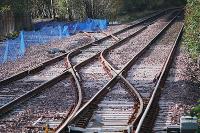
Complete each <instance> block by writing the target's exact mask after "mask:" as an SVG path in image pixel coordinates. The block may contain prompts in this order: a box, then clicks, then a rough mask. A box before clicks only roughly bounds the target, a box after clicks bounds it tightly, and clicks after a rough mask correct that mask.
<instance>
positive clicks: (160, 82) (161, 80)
mask: <svg viewBox="0 0 200 133" xmlns="http://www.w3.org/2000/svg"><path fill="white" fill-rule="evenodd" d="M183 27H184V24H183V25H182V28H181V29H180V31H179V34H178V36H177V38H176V41H175V43H174V45H173V47H172V49H171V51H170V53H169V56H168V57H167V60H166V62H165V64H164V67H163V70H162V72H161V75H160V77H159V79H158V82H157V84H156V86H155V89H154V91H153V93H152V96H151V98H150V100H149V103H148V105H147V107H146V109H145V111H144V113H143V115H142V117H141V119H140V121H139V124H138V126H137V128H136V131H135V133H140V132H141V130H142V125H143V123H144V121H145V118H146V117H147V115H148V113H149V110H150V108H151V106H152V104H153V101H154V99H155V97H156V94H157V93H158V91H159V89H160V86H161V85H163V84H164V81H165V78H166V76H167V72H168V70H169V68H170V65H171V62H172V60H173V56H174V54H175V51H176V48H177V45H178V43H179V41H180V39H181V36H182V33H183Z"/></svg>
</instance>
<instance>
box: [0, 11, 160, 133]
mask: <svg viewBox="0 0 200 133" xmlns="http://www.w3.org/2000/svg"><path fill="white" fill-rule="evenodd" d="M161 14H162V13H157V14H154V15H153V16H151V17H147V18H145V19H143V20H141V21H139V22H138V23H136V24H133V25H131V26H129V27H127V28H125V29H123V30H121V31H119V32H117V33H115V34H114V36H117V38H119V39H120V40H119V41H117V42H113V41H112V39H113V38H112V35H108V36H107V37H105V38H103V39H100V40H98V41H95V42H93V43H91V44H88V45H86V46H82V47H80V48H77V49H75V50H73V51H72V52H70V53H69V54H64V55H62V56H59V57H56V58H55V59H53V60H50V61H48V62H45V63H43V64H40V65H39V66H38V67H36V68H33V69H31V70H28V71H24V72H22V73H20V74H17V75H15V76H13V77H11V78H8V79H6V80H4V81H1V82H0V83H1V84H0V87H1V89H2V90H3V91H1V94H0V96H1V98H2V99H3V102H2V103H1V108H0V114H1V118H0V127H2V132H4V131H6V130H7V128H9V129H10V131H14V132H21V131H25V132H28V131H34V132H35V131H36V132H37V131H42V130H44V127H45V125H46V124H48V126H49V128H51V129H52V130H58V131H57V132H62V131H64V130H67V127H66V125H68V124H69V122H70V123H71V122H72V121H73V120H74V119H75V117H74V115H75V116H77V114H79V113H80V112H82V110H84V109H85V108H88V106H89V105H90V104H92V107H91V108H92V110H91V111H90V112H86V114H85V115H86V116H87V115H88V114H89V117H88V118H91V119H87V120H85V119H84V118H85V117H81V121H82V122H81V123H82V124H83V127H84V128H88V130H92V131H93V130H95V131H96V129H93V126H95V123H93V121H92V120H94V119H95V118H96V117H99V115H97V116H95V115H93V113H92V112H93V111H95V110H97V112H95V113H94V114H98V113H100V114H103V115H104V114H105V115H104V116H105V117H100V118H107V116H108V117H109V115H108V114H106V113H104V111H102V109H103V110H104V108H105V109H106V108H107V109H108V110H109V109H111V108H113V111H114V112H115V109H116V110H118V111H119V110H120V109H122V110H123V112H121V114H122V115H121V116H125V117H126V119H122V121H121V122H122V123H123V124H124V125H118V126H119V128H120V131H122V130H127V129H130V130H131V128H129V126H130V125H133V123H135V122H136V121H138V117H139V115H138V114H140V112H141V108H140V106H143V102H142V100H141V99H142V98H141V96H140V94H139V93H138V92H137V90H136V89H134V87H133V86H132V85H131V84H130V83H129V82H128V81H127V80H126V79H125V78H124V77H123V76H122V75H120V76H119V73H116V72H114V71H111V69H112V68H110V67H108V66H107V64H105V62H107V61H106V60H105V59H104V58H100V52H101V55H102V53H103V50H105V51H107V50H108V49H111V48H115V47H116V45H124V44H123V43H124V42H126V41H127V40H129V39H131V38H132V37H134V36H136V35H138V34H140V33H141V32H142V31H143V30H145V29H146V28H147V27H146V25H147V24H149V23H152V21H153V20H154V21H155V19H156V18H158V17H159V16H160V15H161ZM147 20H148V21H149V20H150V22H148V21H147ZM146 21H147V22H148V23H146ZM144 22H145V24H144ZM140 25H142V26H140ZM143 25H144V26H143ZM83 57H86V58H83ZM81 58H83V59H81ZM110 66H111V65H110ZM125 66H126V65H125ZM66 70H67V71H66ZM113 70H114V69H113ZM121 70H124V69H121ZM120 72H121V71H120ZM92 81H93V82H92ZM8 83H9V84H8ZM7 84H8V85H7ZM13 88H14V89H13ZM102 88H103V89H102ZM103 90H107V91H103ZM51 94H55V95H54V96H53V97H52V96H51ZM118 96H120V97H121V98H119V97H118ZM102 97H103V99H102ZM133 97H134V99H133ZM75 99H76V100H75ZM94 99H95V100H96V103H95V104H97V105H100V106H95V105H94V103H91V101H93V100H94ZM38 101H41V102H38ZM124 103H128V105H130V106H127V108H126V107H125V108H124V107H122V104H124ZM110 104H112V107H111V108H110V107H108V105H110ZM118 105H119V106H118ZM120 105H121V106H120ZM93 106H94V108H93ZM80 107H82V108H81V109H80V110H78V109H79V108H80ZM89 107H90V106H89ZM47 110H49V111H47ZM77 111H78V112H77ZM98 111H99V112H98ZM76 112H77V113H76ZM83 112H85V111H83ZM131 112H132V113H131ZM138 112H139V113H138ZM82 118H83V119H82ZM103 120H104V119H103ZM116 120H117V118H116V114H113V117H112V116H111V117H110V119H109V118H108V119H106V120H105V121H103V123H108V122H114V121H116ZM17 121H18V123H16V122H17ZM72 123H73V122H72ZM78 123H79V124H80V121H79V120H78ZM88 123H89V125H88ZM127 123H128V124H127ZM112 126H113V125H108V127H106V126H105V131H107V128H108V129H109V130H115V129H111V127H112ZM16 127H17V128H16ZM98 127H99V126H97V128H98ZM97 130H99V129H97Z"/></svg>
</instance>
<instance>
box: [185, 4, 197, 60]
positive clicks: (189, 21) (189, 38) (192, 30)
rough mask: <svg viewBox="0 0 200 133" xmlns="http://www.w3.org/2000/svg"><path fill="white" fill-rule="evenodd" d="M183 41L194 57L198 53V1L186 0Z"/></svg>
mask: <svg viewBox="0 0 200 133" xmlns="http://www.w3.org/2000/svg"><path fill="white" fill-rule="evenodd" d="M185 16H186V18H185V34H184V42H185V44H186V45H187V46H188V50H189V52H190V54H191V56H192V57H193V58H194V59H196V58H197V57H198V56H199V54H200V1H199V0H188V4H187V8H186V13H185Z"/></svg>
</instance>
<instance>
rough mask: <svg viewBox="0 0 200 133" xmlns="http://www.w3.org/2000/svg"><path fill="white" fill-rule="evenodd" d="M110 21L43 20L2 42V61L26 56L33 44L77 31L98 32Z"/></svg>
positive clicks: (0, 52)
mask: <svg viewBox="0 0 200 133" xmlns="http://www.w3.org/2000/svg"><path fill="white" fill-rule="evenodd" d="M107 27H108V21H107V20H105V19H104V20H101V19H87V20H85V21H83V22H72V23H64V22H56V21H55V22H54V21H52V22H48V23H47V22H41V23H38V24H36V25H35V28H34V29H35V30H33V31H21V32H20V34H19V36H18V37H17V38H16V39H14V40H7V41H5V42H3V43H0V63H4V62H7V61H9V60H11V61H14V60H16V59H17V58H21V57H23V56H24V54H25V51H26V48H27V47H29V46H31V45H42V44H45V43H48V42H49V41H51V40H54V39H60V38H62V37H68V36H70V35H71V34H75V33H77V32H97V31H101V30H104V29H107Z"/></svg>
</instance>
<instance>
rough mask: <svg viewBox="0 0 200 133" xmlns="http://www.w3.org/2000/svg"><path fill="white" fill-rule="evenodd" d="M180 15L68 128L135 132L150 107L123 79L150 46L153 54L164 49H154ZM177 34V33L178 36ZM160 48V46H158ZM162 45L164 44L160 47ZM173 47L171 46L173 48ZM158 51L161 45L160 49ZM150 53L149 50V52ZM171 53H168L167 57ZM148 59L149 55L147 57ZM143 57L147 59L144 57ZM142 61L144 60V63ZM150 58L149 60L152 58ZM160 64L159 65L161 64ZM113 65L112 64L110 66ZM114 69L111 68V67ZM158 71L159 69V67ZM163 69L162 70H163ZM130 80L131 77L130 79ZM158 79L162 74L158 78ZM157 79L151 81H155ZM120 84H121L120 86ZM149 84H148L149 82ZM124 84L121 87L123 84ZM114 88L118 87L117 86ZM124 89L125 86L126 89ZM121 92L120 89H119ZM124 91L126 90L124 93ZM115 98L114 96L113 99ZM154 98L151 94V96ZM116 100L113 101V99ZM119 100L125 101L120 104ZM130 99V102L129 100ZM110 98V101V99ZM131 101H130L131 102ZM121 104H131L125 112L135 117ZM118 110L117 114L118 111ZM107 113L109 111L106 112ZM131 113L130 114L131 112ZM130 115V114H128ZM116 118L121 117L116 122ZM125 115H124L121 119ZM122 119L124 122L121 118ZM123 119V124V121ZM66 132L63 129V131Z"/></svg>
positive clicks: (88, 104) (85, 106)
mask: <svg viewBox="0 0 200 133" xmlns="http://www.w3.org/2000/svg"><path fill="white" fill-rule="evenodd" d="M177 15H178V13H177V14H176V15H175V17H173V19H171V20H168V22H166V24H165V25H164V28H162V30H160V32H157V35H156V36H154V38H153V39H151V41H149V43H148V44H147V45H146V46H145V47H143V49H140V51H139V53H138V54H136V55H135V56H134V57H133V58H132V59H131V61H129V62H128V63H127V64H126V65H125V66H124V68H123V69H121V70H120V71H119V73H117V74H116V75H113V78H112V80H111V81H110V82H109V83H107V84H106V85H105V86H104V87H103V88H102V89H101V90H100V91H99V92H98V93H97V94H96V95H95V96H94V97H92V99H91V100H89V101H88V102H87V103H86V104H85V105H84V106H83V107H82V108H81V109H80V110H79V111H78V112H77V113H76V114H75V115H74V117H73V118H72V119H71V121H70V122H69V123H68V125H69V126H68V127H69V129H70V131H71V132H73V131H81V132H98V131H103V132H117V131H118V132H124V131H128V130H129V131H131V130H133V128H134V129H135V128H136V127H135V126H136V124H137V122H139V117H140V116H141V114H142V110H144V109H145V107H146V105H147V104H148V99H144V98H143V95H141V94H140V93H142V92H139V90H137V89H135V88H136V87H135V86H133V85H132V84H130V83H129V81H128V80H127V79H125V78H124V75H125V76H126V73H127V72H129V71H128V70H129V69H130V67H131V66H133V63H134V64H135V62H136V61H137V60H138V61H141V60H140V59H138V58H139V57H140V56H141V55H143V54H144V52H145V53H146V51H148V49H149V47H150V46H151V45H153V46H151V47H153V48H150V49H149V50H150V51H155V50H156V51H157V52H158V51H160V50H161V49H156V48H155V45H156V43H155V41H156V39H158V38H160V36H161V35H162V34H163V33H164V32H165V31H166V30H167V29H169V26H171V25H172V24H173V23H174V21H175V20H176V18H177ZM176 35H177V34H176ZM157 45H159V43H158V44H157ZM159 46H160V45H159ZM161 46H162V45H161ZM171 47H172V45H171ZM157 48H158V46H157ZM162 50H166V51H167V50H169V52H170V50H171V49H170V48H165V45H163V49H162ZM148 52H149V51H148ZM151 53H152V55H149V56H150V57H149V58H152V57H153V56H155V55H154V54H155V52H151ZM167 55H168V54H166V57H167ZM144 56H147V55H144ZM143 58H144V57H143ZM143 58H141V59H142V60H143ZM149 58H148V59H149ZM162 58H164V59H163V60H160V59H158V61H161V62H162V63H163V64H164V63H165V60H166V58H165V57H162ZM159 65H160V64H159ZM110 66H111V65H110ZM111 69H112V68H111ZM156 69H157V68H156ZM161 70H162V67H161ZM127 77H128V76H127ZM158 77H159V75H158ZM151 78H152V77H151ZM153 79H154V78H152V80H153ZM118 82H119V83H120V85H119V83H118ZM147 83H148V82H147ZM121 84H122V85H121ZM115 85H116V86H117V87H115ZM122 86H123V87H122ZM124 86H125V87H124ZM118 89H119V90H118ZM122 90H123V91H122ZM116 92H119V93H120V94H122V96H120V97H118V99H115V98H116V96H115V93H116ZM127 93H129V94H131V96H132V97H134V98H135V99H134V100H133V99H132V101H131V98H130V99H129V98H128V97H129V96H128V95H126V94H127ZM112 96H113V97H112ZM150 96H151V95H149V97H150ZM112 98H113V100H112ZM120 98H121V100H122V101H120ZM126 98H127V99H126ZM109 99H110V100H109ZM129 100H130V101H131V102H130V101H129ZM120 102H122V103H126V102H127V103H129V102H130V103H132V106H130V108H126V107H125V106H126V105H125V106H124V110H126V109H127V110H129V111H130V112H132V115H127V114H126V113H127V112H126V113H123V111H124V110H123V106H121V107H120ZM127 105H128V106H129V104H127ZM112 109H113V110H114V112H113V113H112V114H108V111H107V110H112ZM115 109H116V110H118V111H115ZM120 109H121V112H122V113H121V114H119V113H118V112H119V110H120ZM106 111H107V112H106ZM130 112H129V113H130ZM129 113H128V114H129ZM116 116H119V118H118V119H117V118H116ZM122 116H125V117H124V118H122ZM121 118H122V119H121ZM121 120H122V121H121ZM113 122H116V123H118V124H116V125H115V126H116V128H113V126H114V125H112V123H113ZM63 131H64V129H63Z"/></svg>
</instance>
